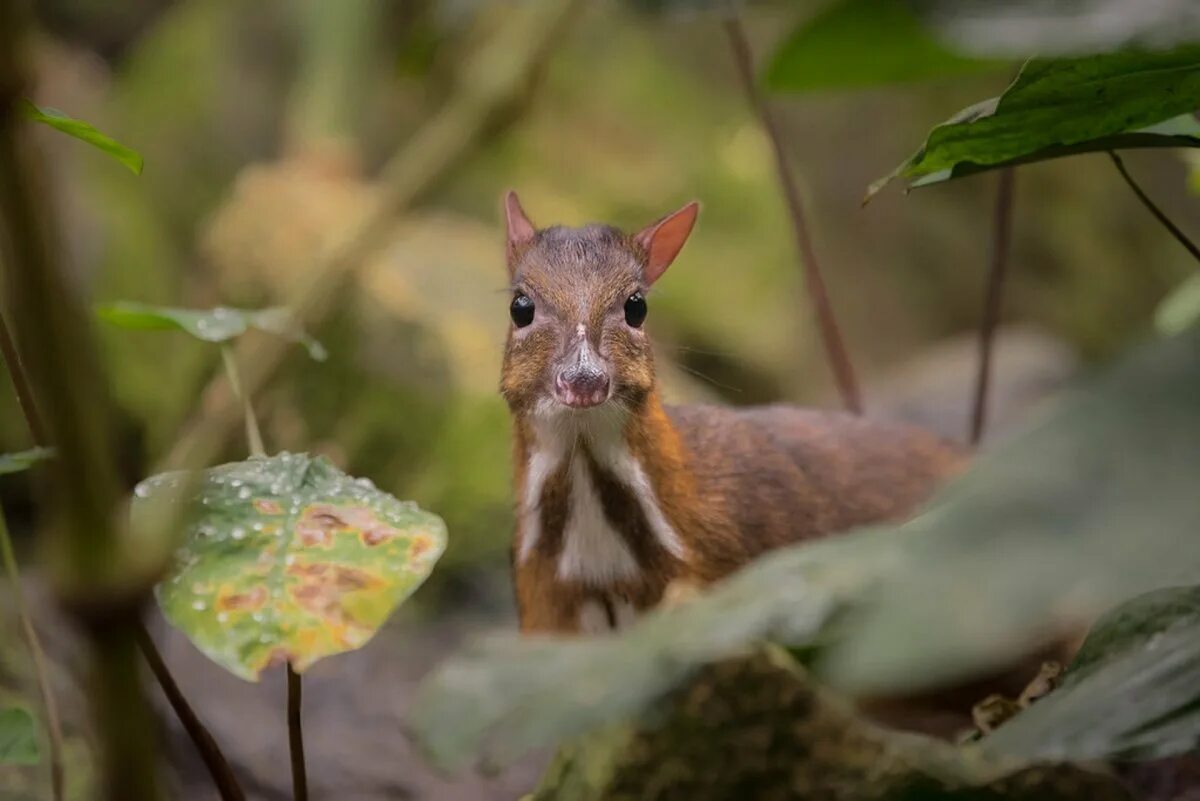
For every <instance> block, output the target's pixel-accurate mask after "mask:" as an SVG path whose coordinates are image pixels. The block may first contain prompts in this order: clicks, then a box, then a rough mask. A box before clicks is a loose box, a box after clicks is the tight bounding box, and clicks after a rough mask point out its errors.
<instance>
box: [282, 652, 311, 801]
mask: <svg viewBox="0 0 1200 801" xmlns="http://www.w3.org/2000/svg"><path fill="white" fill-rule="evenodd" d="M301 692H302V690H301V685H300V674H299V673H297V672H296V671H294V670H292V663H291V662H288V664H287V724H288V754H289V755H290V756H291V759H292V800H293V801H308V772H307V770H306V769H305V766H304V729H303V728H302V726H301V721H300V701H301Z"/></svg>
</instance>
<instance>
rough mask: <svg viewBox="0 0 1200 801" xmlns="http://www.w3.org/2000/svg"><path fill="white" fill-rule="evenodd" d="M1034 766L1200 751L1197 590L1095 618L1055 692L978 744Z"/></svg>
mask: <svg viewBox="0 0 1200 801" xmlns="http://www.w3.org/2000/svg"><path fill="white" fill-rule="evenodd" d="M984 742H985V744H986V746H987V747H988V748H989V749H991V750H993V751H995V752H998V753H1003V754H1013V755H1017V756H1022V757H1027V758H1037V759H1073V760H1090V759H1111V758H1122V759H1150V758H1156V757H1164V756H1171V755H1174V754H1178V753H1182V752H1186V751H1190V750H1194V749H1196V748H1197V747H1200V586H1192V587H1176V588H1169V589H1162V590H1157V591H1155V592H1152V593H1148V594H1146V595H1143V596H1141V597H1139V598H1136V599H1134V600H1132V601H1129V602H1128V603H1126V604H1124V605H1122V606H1121V607H1119V608H1117V609H1116V610H1114V611H1113V612H1111V613H1109V614H1108V615H1106V616H1105V617H1104V618H1103V619H1101V620H1100V621H1099V622H1098V623H1097V624H1096V626H1095V627H1094V628H1093V630H1092V632H1091V634H1089V635H1088V638H1087V640H1086V641H1085V642H1084V644H1083V647H1082V648H1081V649H1080V651H1079V654H1078V655H1077V656H1076V658H1075V661H1074V662H1073V663H1072V665H1071V667H1070V669H1069V670H1068V672H1067V674H1066V676H1065V677H1064V679H1063V682H1062V685H1061V686H1060V687H1059V688H1058V689H1057V690H1055V691H1054V692H1053V693H1051V694H1050V695H1048V696H1046V697H1045V698H1043V699H1042V700H1040V701H1038V702H1037V703H1036V704H1034V705H1033V706H1031V707H1030V708H1029V709H1027V710H1025V711H1024V712H1022V713H1021V714H1020V715H1018V716H1017V717H1015V718H1014V719H1012V720H1011V721H1009V722H1008V723H1006V724H1005V725H1003V726H1001V727H1000V728H999V729H997V730H996V732H995V733H993V734H992V735H991V736H989V737H988V738H987V739H986V740H985V741H984Z"/></svg>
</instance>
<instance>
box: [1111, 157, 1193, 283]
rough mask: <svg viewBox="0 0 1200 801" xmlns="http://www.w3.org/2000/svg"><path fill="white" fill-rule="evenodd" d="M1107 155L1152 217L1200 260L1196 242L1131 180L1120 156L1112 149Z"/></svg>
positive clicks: (1131, 177)
mask: <svg viewBox="0 0 1200 801" xmlns="http://www.w3.org/2000/svg"><path fill="white" fill-rule="evenodd" d="M1108 157H1109V158H1111V159H1112V161H1113V164H1114V165H1115V166H1116V168H1117V172H1119V173H1121V177H1122V178H1124V179H1125V183H1126V184H1128V185H1129V188H1130V189H1132V190H1133V194H1135V195H1137V199H1138V200H1140V201H1142V205H1143V206H1145V207H1146V208H1147V209H1149V210H1150V213H1151V214H1153V215H1154V219H1156V220H1158V221H1159V222H1160V223H1162V225H1163V227H1164V228H1166V229H1167V231H1169V232H1170V234H1171V236H1173V237H1175V241H1176V242H1178V243H1179V244H1181V245H1183V247H1184V248H1185V249H1186V250H1187V252H1188V253H1190V254H1192V258H1193V259H1195V260H1196V261H1200V248H1198V247H1196V243H1195V242H1193V241H1192V240H1190V239H1188V236H1187V234H1185V233H1184V232H1183V231H1181V230H1180V228H1179V226H1178V225H1176V224H1175V223H1173V222H1171V218H1170V217H1168V216H1167V215H1166V213H1165V212H1164V211H1163V210H1162V209H1160V208H1159V207H1158V206H1157V205H1156V204H1155V202H1154V201H1153V200H1151V199H1150V196H1149V195H1147V194H1146V193H1145V191H1143V190H1142V188H1141V187H1140V186H1138V183H1137V181H1135V180H1133V176H1132V175H1130V174H1129V170H1127V169H1125V162H1124V161H1122V160H1121V157H1120V156H1118V155H1117V154H1116V152H1114V151H1112V150H1110V151H1108Z"/></svg>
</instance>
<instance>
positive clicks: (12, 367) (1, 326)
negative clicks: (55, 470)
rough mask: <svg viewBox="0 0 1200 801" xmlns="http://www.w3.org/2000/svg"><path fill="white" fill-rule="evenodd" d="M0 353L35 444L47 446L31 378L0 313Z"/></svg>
mask: <svg viewBox="0 0 1200 801" xmlns="http://www.w3.org/2000/svg"><path fill="white" fill-rule="evenodd" d="M0 355H3V357H4V363H5V364H6V365H7V366H8V375H9V376H10V377H11V378H12V383H13V390H14V391H15V392H16V394H17V405H19V406H20V407H21V413H22V414H23V415H25V422H26V423H28V424H29V433H30V434H31V435H32V436H33V444H34V445H39V446H42V447H45V446H46V445H48V443H47V442H46V429H44V428H42V419H41V418H40V417H38V413H37V405H36V404H34V402H33V392H32V391H30V389H29V379H27V378H26V377H25V370H24V368H22V367H21V357H20V355H19V354H18V353H17V346H16V343H14V342H13V339H12V335H11V334H9V333H8V324H7V323H5V322H4V316H3V315H2V314H0Z"/></svg>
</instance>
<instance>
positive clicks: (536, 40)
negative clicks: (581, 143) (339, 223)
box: [155, 0, 580, 472]
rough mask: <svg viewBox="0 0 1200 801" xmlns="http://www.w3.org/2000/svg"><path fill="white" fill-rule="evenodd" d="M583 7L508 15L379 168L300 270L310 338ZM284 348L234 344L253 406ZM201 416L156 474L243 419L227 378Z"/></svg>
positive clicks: (564, 1) (203, 458)
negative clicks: (455, 89)
mask: <svg viewBox="0 0 1200 801" xmlns="http://www.w3.org/2000/svg"><path fill="white" fill-rule="evenodd" d="M579 5H580V2H579V0H545V2H541V3H523V4H520V5H519V6H515V7H514V9H513V10H512V11H511V13H510V14H509V21H508V22H507V23H505V25H504V27H503V28H502V29H501V30H500V31H499V33H498V34H497V35H496V36H495V37H494V39H493V40H492V41H491V42H489V43H488V44H487V45H486V46H485V47H484V48H482V49H481V50H479V51H478V52H476V53H475V54H474V57H473V58H472V59H471V61H470V62H469V63H468V64H467V65H466V67H465V68H464V72H463V76H462V82H461V83H462V85H461V91H460V92H459V94H458V95H456V96H455V97H454V98H452V99H451V100H450V101H449V102H448V103H447V104H446V105H445V106H444V107H443V108H442V109H441V110H440V111H439V112H438V113H437V114H435V115H434V116H433V117H432V118H431V119H430V120H429V121H428V122H427V123H425V125H424V126H423V127H422V128H421V129H420V130H418V131H417V133H416V134H415V135H414V136H413V138H412V140H411V141H410V142H409V143H408V144H407V145H406V146H405V147H404V149H403V150H401V151H400V152H399V153H397V154H396V155H395V156H393V157H392V159H391V160H390V161H389V162H388V163H387V165H386V166H385V167H384V169H383V171H382V174H381V176H380V178H379V186H380V192H379V194H378V196H377V198H376V199H375V201H374V203H373V204H372V206H371V207H370V209H368V210H367V211H366V212H365V213H364V214H363V216H362V217H361V218H360V219H359V220H358V221H357V223H356V224H354V225H351V226H350V227H349V229H348V230H347V231H346V233H345V234H344V235H343V236H341V237H340V238H339V241H338V242H337V243H336V244H334V245H333V246H332V247H331V248H329V249H328V250H326V251H324V252H323V253H321V254H318V255H317V257H316V259H315V261H314V262H313V263H312V264H309V265H307V266H305V267H303V268H302V269H300V270H299V271H298V274H299V275H302V276H303V278H301V279H300V280H299V281H298V286H297V288H296V290H295V291H294V292H293V293H292V295H291V297H290V298H288V299H287V305H288V306H289V307H290V308H291V309H292V311H293V313H294V314H295V316H296V320H297V322H298V324H300V325H302V326H304V327H305V328H309V329H313V328H316V327H317V326H318V324H319V323H320V322H321V320H323V319H324V318H325V317H326V315H328V314H329V312H330V311H331V310H332V309H333V308H334V307H335V306H336V305H337V303H338V300H339V299H340V298H341V297H342V296H343V294H344V293H345V290H346V289H347V288H348V287H349V286H350V285H352V283H353V281H354V279H355V277H356V275H357V272H358V269H359V267H360V266H361V265H362V264H363V263H364V262H366V261H367V260H368V258H369V257H370V256H371V255H372V254H373V253H375V252H376V251H378V250H379V249H380V248H381V247H383V246H384V245H386V244H387V242H388V240H389V236H390V233H391V231H392V226H393V224H394V222H395V220H396V218H397V217H398V216H399V215H400V214H402V213H403V212H405V211H407V210H408V209H409V208H411V207H412V205H413V204H414V203H415V202H416V201H417V199H418V198H420V197H421V196H422V195H424V194H425V193H426V192H428V191H429V190H430V189H432V188H433V186H434V185H435V184H436V183H437V182H438V181H439V180H440V179H441V178H442V177H443V176H444V175H445V174H446V173H447V172H448V171H449V170H450V169H451V168H453V167H454V166H455V165H457V164H458V163H459V162H461V161H462V160H463V158H464V157H465V156H466V155H467V154H468V153H469V152H470V151H471V150H472V148H473V147H474V145H475V143H476V142H477V141H479V139H480V138H481V137H482V136H483V134H484V133H485V132H488V131H489V130H491V129H492V128H491V126H492V125H493V123H494V122H495V121H497V120H499V119H502V115H503V113H504V112H505V111H506V110H508V109H510V108H511V107H513V106H514V105H516V104H517V103H518V101H519V100H520V99H521V98H522V96H523V94H524V92H525V89H526V87H527V86H528V85H529V84H530V83H531V81H532V79H533V78H534V76H535V75H536V73H537V72H538V71H539V69H540V68H541V66H542V65H543V64H544V62H545V61H546V59H547V57H548V56H549V55H550V53H551V52H552V50H553V48H554V46H555V45H557V44H558V43H559V42H560V41H561V40H562V34H563V30H564V27H565V25H566V23H567V22H568V20H569V19H570V17H571V16H572V12H573V11H574V10H575V9H576V8H578V7H579ZM514 54H515V56H514ZM290 347H291V346H290V345H289V344H288V343H287V342H285V341H284V340H283V339H281V338H278V337H269V338H262V339H258V338H255V341H251V340H250V339H249V338H247V340H246V341H244V342H239V343H238V345H237V347H236V349H235V356H236V361H237V364H238V365H239V366H240V367H241V372H242V381H243V387H242V388H243V390H244V392H245V397H247V398H249V399H251V401H252V400H253V398H254V397H255V396H257V395H258V394H259V393H260V392H261V391H262V389H263V388H264V387H265V386H266V385H267V383H268V382H269V381H270V379H271V377H272V376H273V375H274V374H275V372H276V371H277V370H278V369H279V367H280V365H281V364H282V363H283V361H284V358H285V357H286V356H287V354H288V352H289V350H290ZM200 407H201V411H200V412H199V413H198V414H197V415H196V416H195V417H193V418H192V419H191V420H189V421H188V422H187V423H185V425H184V427H183V429H182V432H181V434H180V437H179V439H178V441H177V442H176V445H175V447H174V448H173V449H172V450H171V452H170V453H169V454H167V456H166V457H165V458H164V459H163V460H162V461H161V462H160V464H159V465H158V467H157V469H156V470H155V472H163V471H166V470H170V469H176V468H178V467H180V466H183V465H205V464H211V463H212V461H213V460H214V459H215V458H216V457H217V456H218V455H219V454H220V452H221V450H222V449H223V448H224V446H225V443H226V442H227V441H228V439H229V437H230V435H231V434H232V432H233V431H234V430H235V429H236V428H237V427H238V424H239V423H240V422H241V419H242V407H241V404H240V403H239V402H238V400H237V398H236V397H235V396H234V394H233V392H232V391H231V388H230V386H229V381H228V379H227V378H225V377H224V376H219V375H218V376H215V377H214V378H213V379H212V381H210V382H209V385H208V387H207V388H206V389H205V391H204V394H203V399H202V401H201V403H200Z"/></svg>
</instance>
